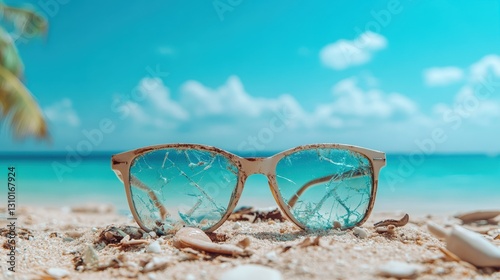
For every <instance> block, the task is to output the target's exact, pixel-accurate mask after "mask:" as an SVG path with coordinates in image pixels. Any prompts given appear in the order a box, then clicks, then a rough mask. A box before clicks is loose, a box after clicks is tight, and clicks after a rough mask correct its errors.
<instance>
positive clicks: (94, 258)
mask: <svg viewBox="0 0 500 280" xmlns="http://www.w3.org/2000/svg"><path fill="white" fill-rule="evenodd" d="M81 265H84V266H85V267H86V268H87V269H95V268H97V266H99V256H98V255H97V252H96V251H95V249H94V247H92V246H91V245H87V247H85V250H84V251H83V254H82V263H81Z"/></svg>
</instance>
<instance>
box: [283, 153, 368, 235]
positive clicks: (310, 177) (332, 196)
mask: <svg viewBox="0 0 500 280" xmlns="http://www.w3.org/2000/svg"><path fill="white" fill-rule="evenodd" d="M276 180H277V183H278V188H279V191H280V193H281V196H282V197H283V199H284V200H285V203H287V204H288V205H289V206H290V208H291V213H292V215H293V216H294V217H295V218H296V219H297V220H298V221H299V222H301V223H302V224H304V225H305V226H306V227H308V228H311V229H328V228H332V227H333V223H334V222H336V221H338V222H340V223H341V225H342V227H344V228H346V227H352V226H354V225H355V224H357V223H358V222H359V221H361V220H362V219H363V217H364V215H365V213H366V210H367V209H368V206H369V202H370V198H371V190H372V188H373V186H372V184H373V182H372V169H371V165H370V161H369V160H368V159H367V158H366V157H365V156H363V155H362V154H360V153H357V152H354V151H350V150H343V149H334V148H319V149H311V150H302V151H297V152H295V153H293V154H290V155H287V156H285V157H284V158H283V159H281V160H280V161H279V162H278V164H277V167H276Z"/></svg>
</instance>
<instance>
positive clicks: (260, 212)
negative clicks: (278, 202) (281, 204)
mask: <svg viewBox="0 0 500 280" xmlns="http://www.w3.org/2000/svg"><path fill="white" fill-rule="evenodd" d="M228 220H229V221H234V222H237V221H249V222H251V223H255V222H257V221H267V220H278V221H280V222H284V221H285V220H286V219H285V217H283V215H282V214H281V211H280V210H279V209H278V208H271V209H255V208H253V207H241V208H239V209H238V210H236V211H234V212H233V213H232V214H231V215H230V216H229V218H228Z"/></svg>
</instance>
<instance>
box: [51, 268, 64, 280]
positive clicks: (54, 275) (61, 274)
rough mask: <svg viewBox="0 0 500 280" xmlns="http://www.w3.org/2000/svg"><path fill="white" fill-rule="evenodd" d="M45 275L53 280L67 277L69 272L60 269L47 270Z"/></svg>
mask: <svg viewBox="0 0 500 280" xmlns="http://www.w3.org/2000/svg"><path fill="white" fill-rule="evenodd" d="M47 274H48V275H50V276H52V278H54V279H61V278H63V277H66V276H68V275H69V272H68V271H67V270H65V269H62V268H49V269H47Z"/></svg>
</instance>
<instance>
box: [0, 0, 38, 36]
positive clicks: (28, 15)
mask: <svg viewBox="0 0 500 280" xmlns="http://www.w3.org/2000/svg"><path fill="white" fill-rule="evenodd" d="M0 14H2V15H3V17H4V18H5V19H6V20H8V21H10V22H12V23H13V24H14V26H15V27H16V29H17V30H18V31H19V32H20V33H21V34H22V35H27V36H30V37H32V36H37V35H45V34H46V33H47V29H48V22H47V20H46V19H45V18H44V17H43V16H42V15H40V14H39V13H37V12H36V11H35V10H32V9H29V8H17V7H10V6H7V5H5V4H4V3H2V2H0Z"/></svg>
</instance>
